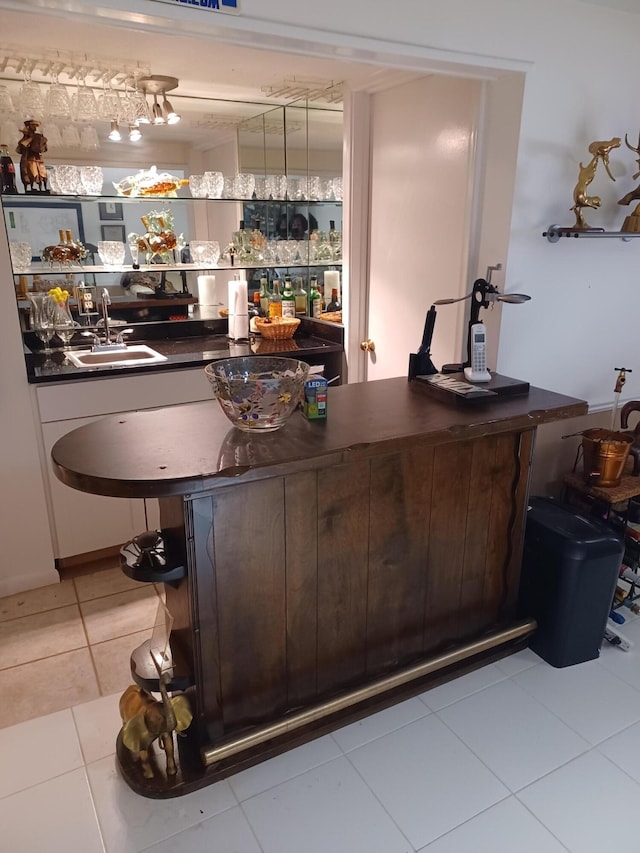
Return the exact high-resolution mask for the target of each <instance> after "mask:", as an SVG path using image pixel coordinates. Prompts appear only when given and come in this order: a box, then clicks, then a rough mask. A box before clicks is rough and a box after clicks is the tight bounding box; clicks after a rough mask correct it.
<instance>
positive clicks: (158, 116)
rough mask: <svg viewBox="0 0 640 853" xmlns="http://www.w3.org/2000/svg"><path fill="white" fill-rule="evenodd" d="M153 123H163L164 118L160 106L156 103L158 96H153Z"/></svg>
mask: <svg viewBox="0 0 640 853" xmlns="http://www.w3.org/2000/svg"><path fill="white" fill-rule="evenodd" d="M151 115H152V123H153V124H164V123H165V118H164V116H163V115H162V107H161V106H160V104H159V103H158V96H157V95H154V96H153V110H152V111H151Z"/></svg>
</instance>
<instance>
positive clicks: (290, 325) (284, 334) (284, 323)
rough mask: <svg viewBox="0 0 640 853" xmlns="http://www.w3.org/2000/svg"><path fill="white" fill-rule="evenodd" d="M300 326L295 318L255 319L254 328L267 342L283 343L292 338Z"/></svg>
mask: <svg viewBox="0 0 640 853" xmlns="http://www.w3.org/2000/svg"><path fill="white" fill-rule="evenodd" d="M299 325H300V320H299V319H298V318H297V317H271V318H270V319H268V318H266V317H256V319H255V326H256V329H257V331H258V332H259V334H261V335H262V337H263V338H266V339H267V340H269V341H284V340H287V339H288V338H292V337H293V334H294V332H295V330H296V329H297V328H298V326H299Z"/></svg>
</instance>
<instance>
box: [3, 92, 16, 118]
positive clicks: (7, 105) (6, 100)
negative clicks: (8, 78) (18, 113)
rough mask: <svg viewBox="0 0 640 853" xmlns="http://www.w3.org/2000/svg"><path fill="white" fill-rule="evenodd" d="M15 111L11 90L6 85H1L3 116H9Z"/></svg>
mask: <svg viewBox="0 0 640 853" xmlns="http://www.w3.org/2000/svg"><path fill="white" fill-rule="evenodd" d="M14 112H15V107H14V106H13V100H12V99H11V95H10V94H9V90H8V89H7V87H6V86H4V85H3V86H0V114H1V115H3V116H5V115H6V116H9V115H13V113H14Z"/></svg>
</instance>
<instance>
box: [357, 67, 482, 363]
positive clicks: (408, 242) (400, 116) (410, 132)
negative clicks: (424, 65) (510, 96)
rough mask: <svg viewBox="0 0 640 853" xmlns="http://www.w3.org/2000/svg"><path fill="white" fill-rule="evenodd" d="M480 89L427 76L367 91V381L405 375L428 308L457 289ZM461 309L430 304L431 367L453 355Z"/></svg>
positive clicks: (463, 273) (463, 271) (462, 278)
mask: <svg viewBox="0 0 640 853" xmlns="http://www.w3.org/2000/svg"><path fill="white" fill-rule="evenodd" d="M479 88H480V84H479V83H478V82H477V81H474V80H465V79H461V78H451V77H442V76H430V77H423V78H421V79H418V80H414V81H412V82H410V83H406V84H404V85H402V86H397V87H394V88H393V89H388V90H387V91H384V92H380V93H378V94H376V95H374V96H373V103H372V112H371V139H372V148H371V151H372V158H371V176H372V184H371V220H370V270H369V315H368V332H369V334H368V338H369V339H370V340H371V341H373V342H374V345H375V351H374V352H373V353H371V354H370V356H369V359H368V365H367V378H368V379H387V378H389V377H391V376H406V374H407V369H408V357H409V352H415V351H416V350H417V348H418V346H419V345H420V342H421V339H422V332H423V327H424V321H425V316H426V312H427V310H428V308H429V306H430V305H431V304H432V302H433V301H434V300H435V299H439V298H445V297H452V296H459V295H462V293H464V287H465V283H466V280H467V263H468V257H469V249H468V246H469V222H470V204H471V195H472V187H473V153H474V141H475V127H476V115H477V105H478V93H479ZM463 314H464V306H462V308H459V307H458V306H457V305H450V306H442V307H441V308H439V309H438V316H437V320H436V327H435V333H434V338H433V346H432V353H433V361H434V363H435V364H436V365H437V366H438V367H440V365H441V364H442V363H443V362H453V361H456V360H457V359H458V357H459V352H460V341H461V339H462V324H463Z"/></svg>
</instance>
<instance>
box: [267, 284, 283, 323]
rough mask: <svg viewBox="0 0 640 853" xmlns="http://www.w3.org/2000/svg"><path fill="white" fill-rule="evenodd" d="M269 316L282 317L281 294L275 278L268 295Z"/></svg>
mask: <svg viewBox="0 0 640 853" xmlns="http://www.w3.org/2000/svg"><path fill="white" fill-rule="evenodd" d="M269 316H270V317H282V296H281V294H280V281H279V279H277V278H274V280H273V290H272V291H271V294H270V295H269Z"/></svg>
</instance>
